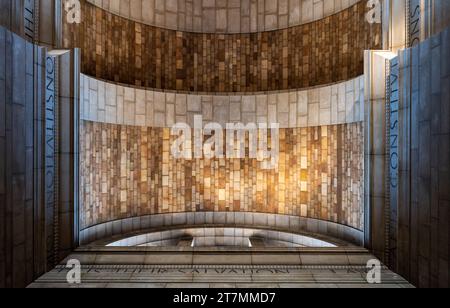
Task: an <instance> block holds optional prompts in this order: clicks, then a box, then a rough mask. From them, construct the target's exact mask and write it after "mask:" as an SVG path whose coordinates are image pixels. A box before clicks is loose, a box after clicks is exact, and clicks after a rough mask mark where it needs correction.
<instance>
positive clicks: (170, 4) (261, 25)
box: [87, 0, 360, 33]
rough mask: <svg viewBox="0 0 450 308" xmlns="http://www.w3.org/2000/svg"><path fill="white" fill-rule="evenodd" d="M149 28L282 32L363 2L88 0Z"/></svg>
mask: <svg viewBox="0 0 450 308" xmlns="http://www.w3.org/2000/svg"><path fill="white" fill-rule="evenodd" d="M87 1H88V2H90V3H92V4H94V5H97V6H98V7H101V8H103V9H104V10H106V11H109V12H111V13H113V14H116V15H119V16H122V17H124V18H127V19H131V20H134V21H137V22H141V23H143V24H147V25H150V26H155V27H160V28H166V29H172V30H179V31H188V32H200V33H251V32H264V31H272V30H278V29H283V28H287V27H292V26H298V25H301V24H306V23H309V22H312V21H315V20H319V19H322V18H324V17H328V16H330V15H333V14H335V13H338V12H340V11H342V10H344V9H347V8H348V7H350V6H352V5H354V4H355V3H357V2H358V1H360V0H345V1H342V0H196V1H193V0H165V1H158V0H156V1H155V0H134V1H118V0H101V1H98V0H87Z"/></svg>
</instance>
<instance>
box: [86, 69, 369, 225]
mask: <svg viewBox="0 0 450 308" xmlns="http://www.w3.org/2000/svg"><path fill="white" fill-rule="evenodd" d="M362 81H363V79H362V78H357V79H354V80H351V81H348V82H345V83H342V84H336V85H330V86H324V87H320V88H315V89H309V90H303V91H294V92H287V93H270V94H259V95H240V96H217V95H196V94H190V95H185V94H180V93H163V92H158V91H148V90H143V89H138V88H130V87H124V86H120V85H114V84H111V83H108V82H103V81H98V80H96V79H94V78H91V77H87V76H83V78H82V80H81V86H82V93H83V95H82V97H83V102H81V104H82V108H81V109H82V115H81V117H82V119H83V120H85V121H83V122H82V125H81V131H80V133H81V136H83V138H82V140H81V148H80V153H81V155H80V156H81V157H80V159H81V178H82V183H81V192H82V196H81V201H82V202H81V204H82V205H81V207H82V211H81V227H82V229H84V228H87V227H89V226H92V225H97V224H100V223H103V222H108V221H112V220H117V219H124V218H129V217H136V216H145V215H152V214H163V213H177V212H178V213H180V212H198V211H201V212H205V211H209V212H211V211H214V212H229V211H232V212H242V213H243V212H260V213H271V214H283V215H293V216H301V217H309V218H316V219H321V220H327V221H331V222H337V223H340V224H343V225H348V226H351V227H353V228H356V229H359V230H361V229H362V226H363V209H362V208H363V202H362V198H363V141H362V140H363V124H362V119H363V116H364V113H363V112H362V105H363V104H362V102H363V99H362V98H363V96H364V91H363V82H362ZM235 104H236V105H235ZM235 110H238V112H237V113H234V111H235ZM269 110H272V111H274V114H275V115H276V117H277V119H275V120H277V121H278V120H279V119H280V120H281V121H280V122H283V121H284V120H282V119H285V115H288V116H289V115H290V114H294V115H296V117H297V118H298V119H300V121H303V122H302V123H304V124H301V123H297V122H296V121H297V119H295V120H294V117H292V122H289V119H288V120H287V122H284V127H285V128H282V129H281V130H280V161H279V166H278V170H264V169H263V168H261V165H260V163H259V162H258V161H257V160H256V159H249V158H245V159H228V158H226V159H225V158H224V159H211V160H208V159H193V160H181V159H175V158H173V157H172V156H171V154H170V145H171V144H172V142H173V140H174V137H173V136H170V129H169V128H168V127H170V124H171V123H172V122H173V121H174V120H180V121H183V120H186V119H188V118H189V117H191V116H192V115H193V114H202V115H205V116H206V120H211V121H213V120H214V119H221V121H227V120H230V121H231V122H239V121H240V120H243V121H245V119H244V118H246V117H247V116H249V115H252V116H253V117H256V116H257V115H258V112H259V115H260V116H261V118H259V119H258V121H259V120H261V121H264V119H266V118H265V117H267V115H270V114H273V112H269ZM290 110H292V111H293V112H292V113H290ZM295 111H296V112H295ZM161 118H162V119H163V121H161V122H158V123H156V122H157V121H158V119H161ZM164 119H165V120H166V121H167V120H169V121H168V122H164ZM89 120H93V121H95V122H93V121H89ZM147 120H148V121H147ZM268 120H269V121H272V120H270V119H268ZM310 121H311V122H310ZM125 124H128V125H125Z"/></svg>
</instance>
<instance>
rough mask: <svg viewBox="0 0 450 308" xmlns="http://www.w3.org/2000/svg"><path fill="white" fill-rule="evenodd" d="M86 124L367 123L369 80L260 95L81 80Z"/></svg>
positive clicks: (286, 125) (83, 77) (290, 125)
mask: <svg viewBox="0 0 450 308" xmlns="http://www.w3.org/2000/svg"><path fill="white" fill-rule="evenodd" d="M80 87H81V96H80V97H81V101H80V118H81V119H82V120H88V121H94V122H102V123H109V124H119V125H132V126H141V127H172V126H173V125H174V124H175V123H176V122H182V123H188V124H189V125H190V126H191V127H194V123H193V120H194V116H195V115H201V116H202V119H203V120H204V121H214V122H217V123H220V124H221V125H223V126H225V124H226V123H243V124H244V125H247V124H249V123H267V124H269V123H279V124H280V128H298V127H312V126H319V125H320V126H323V125H338V124H346V123H354V122H362V121H363V120H364V103H363V102H364V77H363V76H360V77H358V78H355V79H352V80H348V81H345V82H341V83H338V84H333V85H326V86H322V87H316V88H312V89H305V90H301V91H296V90H295V91H285V92H270V93H268V94H265V93H260V94H258V95H254V94H248V95H239V94H237V93H235V94H233V95H210V94H204V95H201V94H194V93H192V94H186V93H174V92H162V91H153V90H146V89H142V88H137V87H127V86H122V85H116V84H114V83H111V82H104V81H102V80H97V79H95V78H92V77H89V76H86V75H81V79H80Z"/></svg>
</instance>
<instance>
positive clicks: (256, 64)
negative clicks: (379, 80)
mask: <svg viewBox="0 0 450 308" xmlns="http://www.w3.org/2000/svg"><path fill="white" fill-rule="evenodd" d="M82 8H83V12H82V13H83V14H82V16H83V23H82V24H81V25H76V24H74V25H69V24H65V29H64V42H65V47H80V48H81V49H82V71H83V73H85V74H88V75H91V76H95V77H98V78H101V79H105V80H111V81H116V82H120V83H124V84H132V85H137V86H144V87H148V88H157V89H164V90H180V91H197V92H258V91H277V90H286V89H297V88H304V87H310V86H317V85H322V84H328V83H333V82H338V81H342V80H348V79H351V78H354V77H357V76H359V75H361V74H362V73H363V51H364V50H365V49H378V48H380V47H381V45H380V44H381V27H380V25H379V24H369V23H368V22H366V19H365V11H366V6H365V3H364V2H363V1H361V2H359V3H358V4H356V5H354V6H352V7H350V8H349V9H346V10H343V11H341V12H340V13H338V14H335V15H332V16H330V17H327V18H324V19H321V20H319V21H315V22H312V23H308V24H305V25H300V26H296V27H291V28H288V29H284V30H277V31H271V32H262V33H254V34H229V35H224V34H199V33H190V32H177V31H173V30H167V29H162V28H156V27H152V26H148V25H144V24H141V23H137V22H134V21H130V20H128V19H126V18H122V17H119V16H116V15H114V14H111V13H109V12H107V11H105V10H102V9H100V8H98V7H96V6H94V5H92V4H88V3H85V4H84V5H83V6H82Z"/></svg>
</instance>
